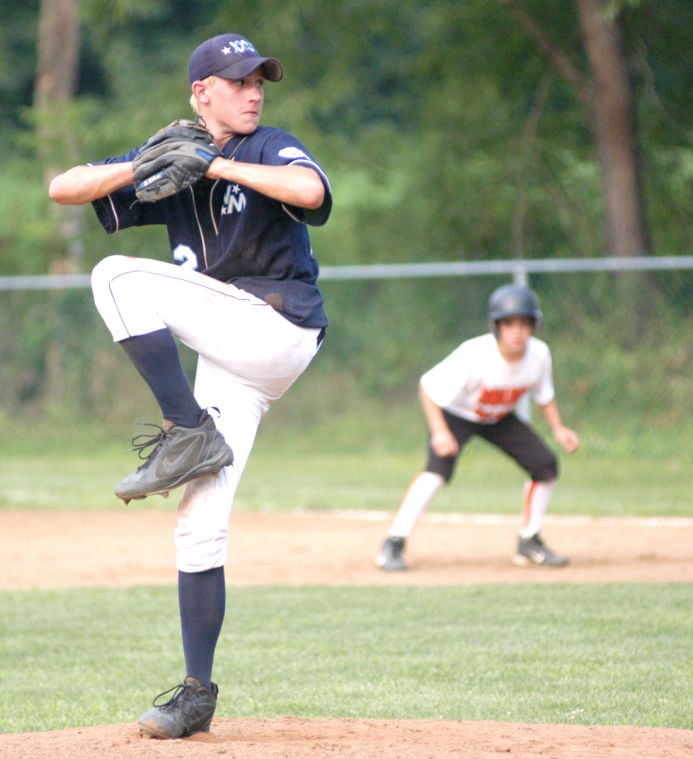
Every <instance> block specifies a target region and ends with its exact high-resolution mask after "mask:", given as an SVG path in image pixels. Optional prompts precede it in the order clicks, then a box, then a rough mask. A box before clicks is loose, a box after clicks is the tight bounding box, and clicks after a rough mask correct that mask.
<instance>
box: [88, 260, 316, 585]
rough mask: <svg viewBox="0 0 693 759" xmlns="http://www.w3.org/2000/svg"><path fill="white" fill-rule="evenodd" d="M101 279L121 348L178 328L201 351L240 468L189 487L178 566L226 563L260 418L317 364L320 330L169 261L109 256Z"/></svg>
mask: <svg viewBox="0 0 693 759" xmlns="http://www.w3.org/2000/svg"><path fill="white" fill-rule="evenodd" d="M91 282H92V291H93V294H94V302H95V304H96V307H97V309H98V311H99V313H100V314H101V317H102V318H103V320H104V322H105V324H106V326H107V327H108V329H109V330H110V332H111V335H112V336H113V340H114V341H115V342H120V341H122V340H125V339H126V338H128V337H135V336H137V335H144V334H148V333H150V332H155V331H157V330H161V329H165V328H168V329H169V330H170V331H171V333H172V334H173V335H175V336H176V337H177V338H178V339H179V340H180V341H181V342H182V343H184V344H185V345H187V346H188V347H190V348H191V349H192V350H194V351H195V352H196V353H197V354H198V362H197V369H196V375H195V387H194V392H195V397H196V398H197V401H198V403H199V404H200V406H201V407H202V408H209V407H210V406H215V407H216V408H218V409H219V412H220V415H219V417H218V418H216V419H215V422H216V425H217V427H218V428H219V430H220V431H221V432H222V434H223V435H224V437H225V438H226V441H227V442H228V444H229V445H230V446H231V449H232V450H233V453H234V462H233V464H232V465H231V466H229V467H226V468H225V469H223V470H222V471H221V472H220V473H219V474H218V475H205V476H202V477H199V478H197V479H195V480H193V481H192V482H190V483H188V484H187V485H186V486H185V489H184V492H183V497H182V500H181V502H180V505H179V507H178V520H177V525H176V529H175V533H174V536H175V544H176V565H177V567H178V569H179V570H181V571H183V572H202V571H205V570H207V569H212V568H214V567H220V566H223V565H224V564H225V563H226V561H227V536H228V529H229V519H230V516H231V511H232V509H233V501H234V496H235V493H236V490H237V488H238V484H239V481H240V478H241V475H242V473H243V470H244V468H245V465H246V463H247V461H248V457H249V455H250V451H251V449H252V447H253V443H254V441H255V435H256V433H257V429H258V426H259V424H260V420H261V419H262V416H263V415H264V413H265V412H266V411H267V410H268V409H269V407H270V405H271V404H272V402H273V401H275V400H277V399H278V398H280V397H281V396H282V395H283V394H284V393H285V392H286V391H287V390H288V389H289V387H290V386H291V385H292V383H293V382H294V380H296V379H297V377H298V376H299V375H300V374H301V373H302V372H303V371H304V369H305V368H306V367H307V366H308V364H309V363H310V361H311V359H312V358H313V356H314V355H315V354H316V352H317V350H318V343H317V339H318V334H319V332H320V330H319V329H313V328H305V327H298V326H296V325H295V324H292V323H291V322H289V321H288V320H287V319H285V318H284V317H283V316H281V315H280V314H279V313H277V311H275V310H274V309H273V308H272V307H271V306H270V305H268V304H267V303H266V302H265V301H263V300H261V299H260V298H257V297H255V296H254V295H252V294H250V293H248V292H245V291H244V290H240V289H239V288H237V287H235V286H234V285H231V284H225V283H223V282H219V281H217V280H215V279H212V278H211V277H207V276H206V275H204V274H200V273H199V272H196V271H193V270H191V269H187V268H184V267H181V266H177V265H174V264H170V263H165V262H162V261H155V260H150V259H141V258H131V257H127V256H109V257H108V258H105V259H103V260H102V261H100V262H99V263H98V264H97V265H96V267H95V268H94V270H93V272H92V280H91Z"/></svg>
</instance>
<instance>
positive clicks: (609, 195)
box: [577, 0, 650, 256]
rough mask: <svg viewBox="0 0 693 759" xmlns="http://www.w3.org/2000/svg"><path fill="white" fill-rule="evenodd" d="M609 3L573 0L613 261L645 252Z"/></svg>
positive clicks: (627, 102)
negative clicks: (586, 72)
mask: <svg viewBox="0 0 693 759" xmlns="http://www.w3.org/2000/svg"><path fill="white" fill-rule="evenodd" d="M608 5H609V0H577V7H578V12H579V16H580V24H581V27H582V35H583V40H584V45H585V51H586V53H587V58H588V60H589V63H590V69H591V72H592V87H591V98H590V119H591V124H592V131H593V133H594V137H595V144H596V150H597V155H598V158H599V162H600V164H601V167H602V177H603V182H604V200H605V206H606V240H607V248H608V250H609V253H610V254H611V255H614V256H640V255H647V254H648V253H649V252H650V240H649V233H648V229H647V222H646V219H645V209H644V202H643V197H642V190H641V178H640V156H639V150H638V139H637V129H636V125H635V109H634V104H633V95H632V88H631V84H630V80H629V78H628V72H627V69H626V63H625V60H624V55H623V50H622V40H621V30H620V26H619V24H618V21H617V19H614V18H613V17H612V16H611V15H610V14H609V15H607V12H608Z"/></svg>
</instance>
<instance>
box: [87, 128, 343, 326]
mask: <svg viewBox="0 0 693 759" xmlns="http://www.w3.org/2000/svg"><path fill="white" fill-rule="evenodd" d="M138 151H139V148H135V149H133V150H131V151H129V152H128V153H126V154H124V155H122V156H119V157H114V158H108V159H106V160H104V161H100V162H99V163H117V162H123V161H130V160H132V159H133V158H134V157H135V156H136V155H137V153H138ZM223 154H224V156H225V157H226V158H232V159H234V160H237V161H241V162H244V163H259V164H265V165H271V166H281V165H288V164H299V165H303V166H309V167H310V168H312V169H315V171H317V172H318V174H319V175H320V177H321V178H322V181H323V183H324V185H325V200H324V202H323V204H322V206H321V207H320V208H318V209H315V210H308V209H302V208H297V207H292V206H289V205H286V204H283V203H281V202H279V201H277V200H274V199H272V198H269V197H267V196H266V195H262V194H261V193H259V192H256V191H255V190H251V189H249V188H248V187H245V186H243V185H239V184H237V183H234V182H227V181H224V180H208V179H203V180H200V181H199V182H197V183H196V184H195V185H193V186H192V187H190V188H188V189H186V190H183V191H182V192H180V193H178V194H176V195H173V196H171V197H169V198H164V199H163V200H160V201H158V202H156V203H141V202H140V201H138V200H137V198H136V196H135V190H134V187H133V186H132V185H130V186H128V187H124V188H123V189H121V190H118V191H117V192H114V193H113V194H111V195H109V196H107V197H105V198H102V199H99V200H96V201H94V202H93V207H94V209H95V211H96V214H97V217H98V219H99V221H100V223H101V225H102V226H103V228H104V229H105V230H106V232H108V233H113V232H117V231H119V230H121V229H126V228H128V227H137V226H145V225H151V224H163V225H165V226H166V227H167V229H168V237H169V243H170V246H171V252H172V254H173V258H174V260H175V261H176V262H178V263H179V264H180V265H181V266H188V267H191V268H194V269H195V270H197V271H199V272H202V273H203V274H207V275H208V276H210V277H214V278H215V279H218V280H221V281H222V282H231V283H233V284H234V285H236V286H237V287H239V288H241V289H243V290H246V291H248V292H250V293H253V294H254V295H256V296H258V297H260V298H262V299H263V300H265V301H266V302H268V303H269V304H270V305H271V306H272V307H273V308H275V309H276V310H277V311H278V312H279V313H281V314H282V315H283V316H285V317H286V318H287V319H288V320H289V321H291V322H293V323H294V324H298V325H300V326H303V327H326V326H327V317H326V316H325V312H324V309H323V298H322V294H321V293H320V290H319V288H318V286H317V279H318V273H319V267H318V263H317V261H316V259H315V257H314V256H313V252H312V249H311V244H310V237H309V234H308V229H307V226H306V225H309V224H310V225H313V226H320V225H322V224H324V223H325V222H326V221H327V219H328V218H329V215H330V211H331V210H332V193H331V189H330V184H329V181H328V179H327V176H326V175H325V172H324V171H323V170H322V168H321V167H320V166H319V164H318V163H317V161H316V160H315V159H314V158H313V156H312V155H311V154H310V153H309V152H308V150H307V149H306V148H305V147H304V146H303V145H302V143H301V142H300V141H299V140H298V139H296V138H295V137H293V136H292V135H291V134H289V133H288V132H285V131H284V130H282V129H278V128H276V127H264V126H261V127H258V128H257V130H256V131H255V132H253V133H252V134H250V135H239V136H237V137H234V138H233V139H232V140H230V141H229V142H228V143H227V144H226V145H225V146H224V150H223Z"/></svg>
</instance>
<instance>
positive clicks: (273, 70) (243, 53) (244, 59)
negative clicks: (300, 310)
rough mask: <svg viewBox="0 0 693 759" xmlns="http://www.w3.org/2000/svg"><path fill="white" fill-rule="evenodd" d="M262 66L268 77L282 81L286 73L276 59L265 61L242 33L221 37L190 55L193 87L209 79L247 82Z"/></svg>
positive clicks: (202, 45) (203, 45) (222, 35)
mask: <svg viewBox="0 0 693 759" xmlns="http://www.w3.org/2000/svg"><path fill="white" fill-rule="evenodd" d="M260 66H262V69H263V72H264V74H265V78H266V79H269V80H270V82H278V81H279V80H280V79H281V78H282V76H284V71H283V69H282V65H281V63H279V61H278V60H277V59H276V58H264V57H263V56H261V55H260V53H258V51H257V50H256V49H255V46H254V45H253V43H252V42H251V41H250V40H247V39H246V38H245V37H241V35H240V34H219V35H217V36H216V37H212V38H211V39H209V40H206V41H205V42H203V43H202V44H201V45H198V47H196V48H195V49H194V50H193V52H192V55H191V56H190V63H189V64H188V79H189V80H190V84H192V83H193V82H196V81H197V80H198V79H206V78H207V77H208V76H212V75H213V76H220V77H221V78H222V79H243V78H244V77H246V76H248V74H252V72H253V71H255V69H256V68H259V67H260Z"/></svg>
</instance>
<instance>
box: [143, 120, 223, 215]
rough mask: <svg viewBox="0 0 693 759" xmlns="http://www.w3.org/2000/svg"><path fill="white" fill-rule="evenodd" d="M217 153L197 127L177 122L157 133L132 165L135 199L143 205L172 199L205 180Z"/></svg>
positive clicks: (191, 123) (185, 121)
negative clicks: (163, 199)
mask: <svg viewBox="0 0 693 759" xmlns="http://www.w3.org/2000/svg"><path fill="white" fill-rule="evenodd" d="M220 155H221V151H220V150H219V148H218V147H217V146H216V145H215V144H214V138H213V137H212V135H211V134H210V133H209V132H208V131H207V130H206V129H205V128H204V127H202V126H200V124H198V123H196V122H195V121H190V120H189V119H178V120H176V121H173V122H171V123H170V124H169V125H168V126H165V127H164V128H163V129H160V130H159V131H158V132H157V133H156V134H154V135H153V136H152V137H150V138H149V139H148V140H147V142H145V144H144V145H143V146H142V147H141V148H140V152H139V153H138V155H137V156H136V157H135V159H134V161H133V167H134V175H133V184H134V185H135V194H136V195H137V199H138V200H141V201H143V202H145V203H154V202H156V201H157V200H161V199H162V198H166V197H168V196H169V195H175V194H176V193H177V192H180V191H181V190H184V189H185V188H186V187H189V186H190V185H192V184H195V182H197V181H198V180H199V179H202V177H204V176H205V174H206V173H207V169H208V168H209V164H210V163H211V162H212V161H213V160H214V159H215V158H217V157H218V156H220Z"/></svg>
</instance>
